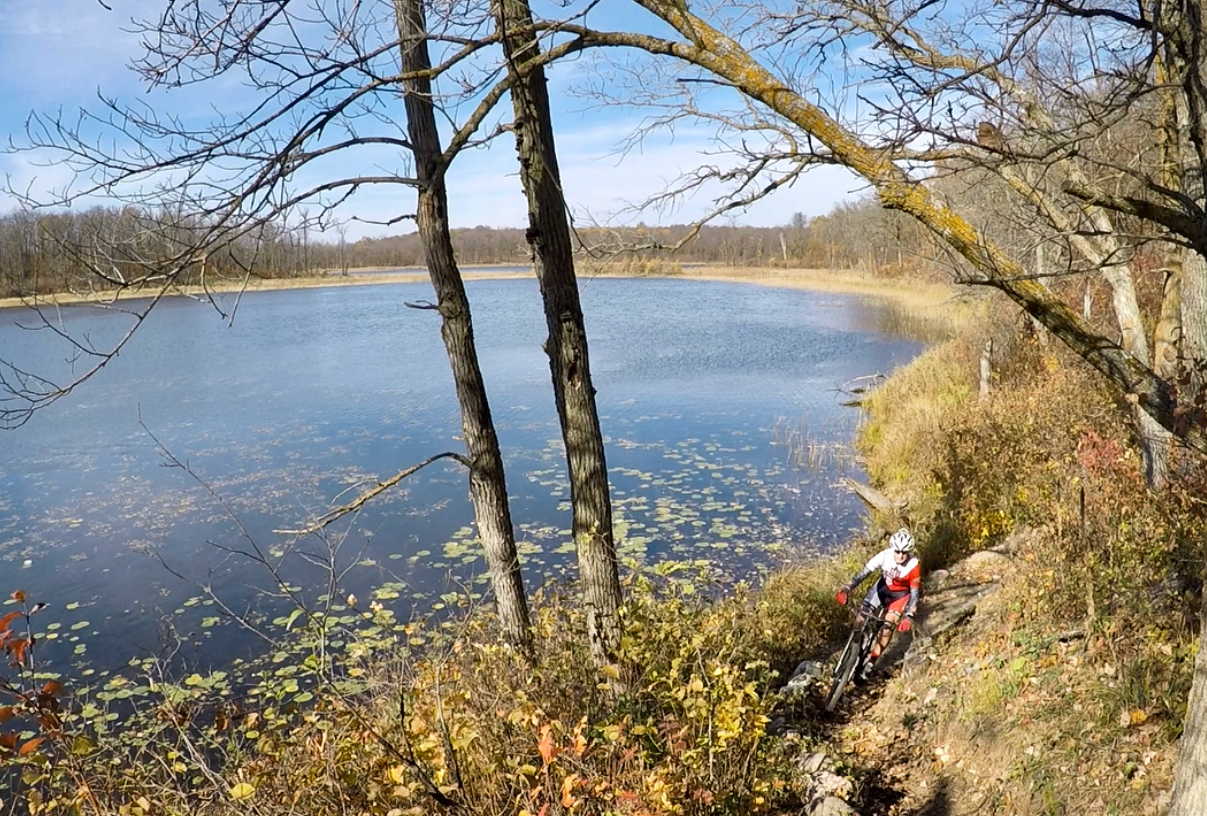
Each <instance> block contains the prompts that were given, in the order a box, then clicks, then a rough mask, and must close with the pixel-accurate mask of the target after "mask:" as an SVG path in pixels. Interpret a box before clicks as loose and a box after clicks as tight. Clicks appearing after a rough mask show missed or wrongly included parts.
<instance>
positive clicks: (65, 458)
mask: <svg viewBox="0 0 1207 822" xmlns="http://www.w3.org/2000/svg"><path fill="white" fill-rule="evenodd" d="M466 287H467V290H468V292H469V296H470V300H471V303H472V307H473V311H474V328H475V335H476V340H477V344H478V350H479V355H480V359H481V364H482V371H483V374H484V376H485V380H486V385H487V390H488V393H489V397H490V402H491V406H492V409H493V412H494V419H495V423H496V426H497V428H498V433H499V439H500V443H501V446H502V449H503V456H504V460H505V462H506V469H507V480H508V485H509V492H510V494H511V496H512V513H513V517H514V520H515V523H516V526H517V536H518V538H519V539H520V540H521V550H522V552H523V554H524V566H523V573H524V578H525V583H526V585H527V587H528V588H529V589H530V590H533V589H535V588H537V587H538V586H540V585H542V584H546V583H550V582H557V581H560V580H563V579H571V578H573V575H574V568H573V566H574V554H573V547H572V545H571V543H570V536H569V523H570V517H569V502H568V498H569V488H568V483H567V479H566V470H565V464H564V461H563V454H562V446H561V441H560V434H559V427H558V423H557V417H556V413H555V410H554V405H553V395H552V389H551V386H550V378H549V367H548V360H547V358H546V357H545V355H544V353H543V352H542V350H541V343H542V341H543V340H544V338H545V325H544V315H543V311H542V308H541V305H540V296H539V291H538V288H537V284H536V281H535V280H532V279H518V280H478V281H471V282H468V283H467V286H466ZM581 289H582V302H583V308H584V312H585V315H586V324H587V332H588V335H589V339H590V346H591V348H590V354H591V368H592V373H593V377H594V381H595V386H596V389H597V391H598V396H597V402H598V406H599V412H600V416H601V424H602V429H603V432H604V436H605V438H606V443H607V456H608V467H609V472H610V478H611V482H612V486H613V492H614V507H615V511H616V517H617V520H618V534H620V535H622V536H623V540H622V541H621V544H620V553H621V555H622V556H623V557H624V558H625V559H626V561H627V562H633V563H643V564H646V565H652V564H655V563H659V562H664V561H679V560H682V561H688V560H699V559H706V560H709V561H710V563H711V565H712V567H713V569H714V571H715V572H716V573H717V574H718V575H719V577H720V578H721V579H722V580H736V579H755V578H757V576H758V574H759V573H761V571H762V570H764V569H766V568H769V567H773V566H774V565H776V564H777V563H780V562H783V561H784V558H785V557H786V556H790V557H792V558H799V557H800V556H803V555H809V554H824V553H826V552H828V551H830V550H832V549H833V548H834V546H835V545H837V544H838V543H839V542H841V541H842V540H843V539H844V538H846V537H847V536H848V535H849V533H850V532H851V531H852V530H853V529H856V528H859V527H860V526H861V521H862V516H863V509H862V506H861V504H860V503H859V502H858V501H857V500H856V499H855V498H854V497H853V496H852V495H850V494H848V493H847V492H844V491H842V490H839V489H836V488H835V487H834V483H835V482H836V480H837V479H839V478H841V477H843V476H855V477H861V471H860V469H859V468H858V467H857V466H856V465H855V464H854V463H853V461H852V460H851V458H850V455H851V451H850V447H849V444H850V441H851V438H852V436H853V434H854V431H855V428H856V425H857V423H858V415H859V411H858V410H857V409H855V408H850V407H844V406H843V405H842V402H843V401H844V400H848V399H850V395H849V394H846V393H844V392H842V391H840V390H839V389H840V387H841V386H843V385H844V384H847V383H848V381H850V380H852V379H855V378H859V377H864V376H867V375H871V374H887V373H889V372H890V371H891V370H892V369H894V368H895V367H897V366H899V365H901V364H904V363H906V362H908V361H909V360H911V359H912V358H913V357H915V356H916V355H917V354H918V353H919V351H920V350H921V349H922V347H923V344H922V343H921V342H920V341H918V340H915V339H910V338H908V337H906V336H904V335H902V334H901V333H899V332H898V331H896V330H894V323H893V312H892V311H891V310H890V309H889V308H887V307H885V306H884V305H882V304H879V303H877V302H874V301H871V300H866V299H862V298H859V297H854V296H845V295H836V294H829V293H825V294H823V293H816V292H809V291H800V290H786V289H773V288H763V287H759V286H755V285H751V284H735V283H721V282H706V281H689V280H682V279H645V278H642V279H610V278H609V279H605V278H600V279H585V280H583V281H582V284H581ZM234 299H235V298H234V296H233V295H231V296H228V297H226V298H225V301H226V303H227V304H228V305H232V304H233V301H234ZM431 299H433V297H432V291H431V288H430V286H429V285H427V284H426V283H423V284H397V285H363V286H354V287H332V288H312V289H295V290H286V291H266V292H251V293H247V294H244V295H243V296H242V297H241V300H240V302H239V304H238V312H237V314H236V321H235V322H234V323H233V325H229V326H228V325H227V324H226V323H224V322H223V321H222V320H221V319H220V318H219V316H218V315H217V314H216V312H214V311H213V309H212V308H210V307H207V306H205V305H203V304H201V303H199V302H197V301H195V300H192V299H189V298H185V297H175V298H171V299H168V300H166V301H164V302H163V303H161V304H160V305H159V306H158V307H157V308H156V309H155V311H154V312H152V315H151V317H150V319H149V320H148V321H147V322H146V323H145V324H144V326H143V327H142V328H141V329H140V330H139V331H138V333H137V334H136V336H135V337H134V339H133V341H132V342H131V343H130V344H129V346H128V347H127V348H126V349H125V350H124V351H123V352H122V353H121V355H120V356H118V357H117V358H116V359H115V360H113V361H112V362H111V363H110V364H109V365H108V366H107V367H106V368H104V369H103V370H102V371H101V372H100V373H99V374H98V375H97V376H96V377H95V378H94V379H92V380H91V381H89V382H88V383H86V384H85V385H83V386H82V387H80V388H78V389H77V390H76V391H75V392H73V393H72V394H71V395H70V396H68V397H67V398H65V399H63V400H61V401H60V402H58V403H56V404H54V405H53V406H51V407H50V408H48V409H45V410H43V411H40V412H38V413H37V414H36V415H35V416H34V417H33V419H32V420H31V421H30V422H28V423H27V424H26V425H24V426H22V427H20V428H17V429H15V430H10V431H0V442H3V446H2V449H0V574H2V575H3V583H0V584H3V585H5V586H7V588H5V593H7V592H9V591H12V590H14V589H17V588H21V589H24V590H26V591H27V592H28V594H29V596H30V598H31V599H33V600H38V601H43V600H44V601H46V602H48V603H50V607H49V608H48V609H47V610H46V611H45V612H43V614H42V615H40V616H39V617H38V619H44V620H45V621H44V622H42V623H40V625H39V627H40V628H42V629H43V633H44V634H45V638H46V640H47V641H46V642H44V643H43V644H42V645H41V646H40V649H41V650H40V652H41V654H42V658H43V659H44V660H48V661H50V663H51V664H52V665H56V664H58V665H62V664H71V665H74V666H77V667H80V668H83V669H85V670H86V671H87V672H91V671H93V670H94V669H106V670H109V669H113V668H115V667H116V666H118V665H120V664H121V663H122V662H124V661H125V660H127V659H130V658H134V657H143V656H147V655H149V654H152V653H156V652H158V651H160V650H161V649H162V648H163V647H165V645H174V644H176V643H179V644H180V647H181V649H182V653H183V654H185V655H186V656H188V657H189V658H190V660H191V662H192V664H221V663H223V662H224V661H229V659H231V658H233V657H234V656H236V655H241V654H246V653H249V652H250V651H251V650H254V648H255V641H254V640H253V639H252V638H251V637H250V635H249V634H247V632H246V631H244V630H241V629H236V628H233V627H231V626H229V625H227V624H226V622H225V621H224V620H221V619H219V618H218V611H217V610H216V608H215V605H214V602H213V600H214V599H215V598H220V599H221V600H222V601H223V602H225V603H227V604H228V605H229V606H230V607H231V608H233V609H234V610H236V611H240V612H242V611H245V610H246V611H247V612H248V613H249V614H251V615H252V616H253V617H255V618H257V619H259V618H260V616H261V615H268V616H273V615H277V614H279V613H281V610H282V609H283V608H284V609H285V612H288V608H289V606H286V605H283V604H281V603H280V602H279V600H278V598H277V597H276V594H277V591H276V590H275V583H274V582H273V580H272V578H271V576H270V575H269V574H268V573H267V572H266V571H265V570H264V569H263V568H260V567H257V566H255V565H254V564H251V563H249V562H247V561H246V560H245V559H244V558H243V557H242V556H241V555H240V554H239V553H237V552H243V553H255V552H261V553H262V555H263V556H264V557H265V558H266V559H268V560H269V561H270V562H277V561H278V558H280V557H285V559H283V560H280V561H281V562H282V565H281V573H282V575H283V576H284V577H286V578H287V579H288V581H289V582H290V583H291V584H295V585H297V586H298V587H299V591H300V593H301V594H302V595H304V596H306V597H307V599H308V601H311V602H313V601H315V599H316V597H318V596H320V595H321V594H322V591H323V588H322V585H323V581H324V579H325V576H324V572H322V571H321V570H319V569H317V568H316V567H315V566H314V565H313V564H312V563H309V562H307V561H306V557H305V556H303V555H302V552H309V553H311V554H313V555H315V556H321V557H326V556H328V555H330V554H332V552H334V556H335V563H336V565H337V567H338V568H339V570H340V571H341V572H345V573H344V574H343V576H342V577H341V578H340V580H339V583H338V585H337V586H336V595H337V596H338V597H340V598H343V597H345V596H346V595H347V594H350V593H351V594H355V595H356V596H357V597H358V598H359V599H361V600H362V601H368V600H369V599H372V598H376V599H379V600H380V601H382V602H385V603H387V604H389V605H390V606H391V607H392V608H393V609H394V610H395V611H396V613H398V615H399V617H400V618H408V617H411V616H415V617H425V616H428V615H431V614H432V613H434V612H437V611H439V610H440V609H441V608H443V607H444V602H443V600H442V599H441V596H442V595H444V594H446V593H447V592H449V591H450V590H468V591H471V592H473V593H474V594H475V595H478V594H484V593H485V592H486V584H485V566H484V563H483V561H482V559H481V557H480V554H479V551H478V550H477V547H476V545H475V544H474V542H473V540H472V529H471V526H472V507H471V505H470V503H469V500H468V493H467V484H466V478H465V475H464V471H463V469H462V468H461V467H460V466H459V465H457V464H455V463H453V462H451V461H447V460H446V461H442V462H438V463H436V464H434V465H432V466H430V467H428V468H426V469H424V470H423V471H421V472H420V473H418V474H416V475H414V476H413V477H411V478H409V479H407V480H405V481H403V482H402V483H400V484H399V485H398V486H397V487H396V488H394V489H393V490H391V492H389V493H388V494H386V495H384V496H382V497H380V498H378V499H377V500H375V501H374V502H372V503H371V504H370V505H369V506H368V507H367V508H365V509H364V510H363V511H362V512H360V513H359V515H357V516H355V518H352V517H349V518H346V519H345V520H344V521H341V522H340V523H338V524H337V525H336V526H333V529H332V530H331V532H330V533H328V534H327V536H326V538H325V539H324V538H320V537H313V536H312V537H306V538H303V539H301V540H294V539H293V538H291V537H289V536H287V535H283V534H281V533H278V532H280V531H282V530H290V529H297V528H299V527H301V526H302V525H303V524H305V523H306V522H307V521H308V520H310V519H311V518H312V517H314V516H316V515H319V514H321V513H323V512H325V511H327V510H329V509H330V508H331V507H333V506H335V505H339V504H342V503H344V502H347V501H349V500H350V499H352V498H354V497H355V495H356V494H358V493H360V492H361V491H363V490H364V489H365V488H366V487H367V486H366V485H364V483H371V482H373V481H376V480H379V479H385V478H387V477H389V476H391V475H393V474H395V473H397V472H398V471H400V470H402V469H404V468H406V467H408V466H410V465H413V464H415V463H417V462H419V461H420V460H422V459H424V458H425V457H427V456H430V455H433V454H437V453H440V452H443V451H449V450H460V449H461V448H462V444H461V443H460V440H459V437H460V416H459V412H458V409H457V405H456V401H455V397H454V394H453V385H452V378H451V375H450V371H449V366H448V361H447V358H446V355H445V353H444V349H443V345H442V343H441V340H440V333H439V316H438V315H437V314H436V312H433V311H420V310H414V309H410V308H407V307H406V306H405V305H404V303H406V302H416V301H423V300H431ZM62 316H63V319H64V322H65V323H66V324H67V327H68V328H69V329H71V330H72V331H75V332H77V333H84V332H85V331H86V332H87V333H88V334H89V335H90V338H91V339H93V340H94V341H95V342H97V343H98V344H100V343H103V342H105V341H109V340H113V339H116V338H117V336H118V335H120V333H121V332H122V329H124V327H125V325H126V323H127V322H128V316H127V315H125V314H123V313H121V312H120V311H115V310H112V309H105V308H99V307H83V306H80V307H65V308H63V309H62ZM33 319H34V318H33V316H32V314H31V312H29V311H28V310H26V309H13V310H5V311H0V352H2V356H3V358H4V359H6V360H10V361H13V362H16V363H18V364H19V365H21V366H22V367H25V368H26V369H28V370H30V371H33V372H35V373H40V374H51V375H53V376H55V377H57V378H59V379H63V378H65V377H66V376H68V375H69V374H70V373H71V369H72V368H73V367H79V365H78V364H76V365H75V366H73V364H72V363H71V362H70V361H69V359H70V352H69V350H68V348H67V347H66V346H65V344H64V343H63V341H62V340H61V339H59V338H57V337H55V336H54V335H52V334H48V333H46V332H44V331H40V332H33V331H28V330H23V329H22V328H21V327H20V326H21V325H29V324H31V323H32V322H33ZM153 437H154V439H153ZM156 439H157V440H158V441H159V442H160V443H162V445H163V447H164V448H166V449H167V450H168V451H169V452H170V454H171V455H172V457H173V458H174V459H176V460H178V461H180V462H181V463H185V464H187V465H188V467H189V469H190V472H191V474H190V473H189V472H185V471H183V470H181V469H180V468H172V467H168V466H167V465H166V464H165V463H166V462H168V460H166V458H165V455H164V454H163V453H162V452H161V450H160V448H159V446H157V444H156V442H155V440H156Z"/></svg>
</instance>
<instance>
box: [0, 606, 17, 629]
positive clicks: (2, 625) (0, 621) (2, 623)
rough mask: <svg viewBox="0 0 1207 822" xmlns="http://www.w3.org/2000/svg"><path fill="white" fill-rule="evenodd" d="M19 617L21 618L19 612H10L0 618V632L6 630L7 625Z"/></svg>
mask: <svg viewBox="0 0 1207 822" xmlns="http://www.w3.org/2000/svg"><path fill="white" fill-rule="evenodd" d="M19 616H21V612H20V611H10V612H9V613H7V614H5V615H4V616H3V617H0V631H4V630H7V629H8V623H10V622H12V621H13V620H14V619H16V618H17V617H19Z"/></svg>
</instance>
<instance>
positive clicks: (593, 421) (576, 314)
mask: <svg viewBox="0 0 1207 822" xmlns="http://www.w3.org/2000/svg"><path fill="white" fill-rule="evenodd" d="M491 12H492V14H493V15H494V18H495V24H496V27H497V29H498V31H499V32H500V33H501V35H502V40H503V53H504V55H505V57H506V59H507V68H508V77H509V79H510V82H511V100H512V106H513V108H514V110H515V139H516V152H517V154H518V155H519V160H520V181H521V182H522V183H523V186H524V194H525V197H526V198H527V200H528V234H527V237H528V243H529V246H530V248H531V251H532V262H533V267H534V269H535V271H536V276H537V280H538V281H539V283H540V287H541V296H542V298H543V299H544V303H545V321H546V323H547V324H548V327H549V338H548V340H547V341H546V343H545V347H546V353H547V354H548V355H549V368H550V370H551V372H552V374H553V392H554V398H555V400H556V402H557V413H558V417H559V419H560V421H561V427H562V439H563V440H564V441H565V445H566V461H567V463H568V466H569V472H570V501H571V508H572V516H573V533H574V545H575V548H576V550H577V552H578V566H579V578H580V583H581V585H582V592H583V600H584V607H585V611H586V618H587V637H588V639H589V641H590V646H591V655H592V658H593V659H594V661H595V664H596V666H597V667H603V666H605V665H607V664H609V663H610V662H612V661H613V659H614V657H615V652H616V649H617V647H618V646H619V644H620V637H621V625H620V606H621V604H622V598H621V589H620V573H619V568H618V565H617V561H616V544H615V542H614V540H613V536H612V499H611V496H610V492H609V489H608V472H607V462H606V461H605V459H604V447H603V436H602V434H601V433H600V428H599V415H598V414H597V413H596V408H595V389H594V387H593V386H592V384H591V370H590V366H589V362H588V358H587V334H586V331H585V329H584V326H583V312H582V307H581V306H580V304H579V298H578V281H577V280H576V279H575V274H574V256H573V247H572V245H571V235H570V224H569V222H568V220H567V218H566V204H565V198H564V197H563V196H562V185H561V177H560V175H559V173H558V168H557V156H556V153H555V149H554V145H553V125H552V117H551V116H550V113H549V91H548V87H547V84H546V82H545V72H544V70H543V69H542V68H540V67H531V68H530V69H526V68H525V64H526V63H528V62H529V61H531V60H532V59H534V58H536V57H537V56H538V55H539V53H540V50H539V49H540V47H539V45H538V44H537V41H536V37H535V35H534V33H533V31H532V10H531V8H530V7H529V5H528V0H491Z"/></svg>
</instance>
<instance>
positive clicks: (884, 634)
mask: <svg viewBox="0 0 1207 822" xmlns="http://www.w3.org/2000/svg"><path fill="white" fill-rule="evenodd" d="M908 602H909V596H908V595H906V596H900V597H897V598H896V599H894V600H893V601H892V602H890V603H889V604H888V609H887V610H886V611H885V612H884V618H885V620H886V623H885V626H884V628H883V630H881V631H880V635H879V636H877V637H876V644H875V645H873V646H872V657H873V658H876V657H878V656H880V655H881V654H882V653H884V649H885V648H887V647H888V644H889V642H890V641H891V640H892V638H893V630H894V629H896V627H897V623H898V622H900V621H901V615H902V614H904V613H905V605H906V603H908Z"/></svg>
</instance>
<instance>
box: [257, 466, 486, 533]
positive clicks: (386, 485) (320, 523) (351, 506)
mask: <svg viewBox="0 0 1207 822" xmlns="http://www.w3.org/2000/svg"><path fill="white" fill-rule="evenodd" d="M445 458H448V459H454V460H456V461H457V462H459V463H461V464H462V465H464V466H465V467H466V468H469V469H470V470H473V465H472V464H471V463H470V461H469V460H468V459H467V458H466V457H465V455H463V454H458V453H457V452H455V451H445V452H444V453H443V454H436V455H435V456H434V457H428V458H427V459H425V460H424V461H423V462H420V463H418V464H416V465H412V466H411V467H410V468H406V469H404V470H402V471H399V472H398V473H397V474H395V475H394V476H392V477H390V478H389V479H388V480H386V481H385V482H379V483H378V484H377V487H376V488H374V489H372V490H370V491H366V492H365V493H363V494H361V495H360V496H359V497H357V498H356V499H354V500H353V501H352V502H350V503H348V504H347V505H341V506H340V507H339V508H336V509H334V510H332V511H328V512H327V513H326V514H324V515H323V516H322V517H320V518H319V519H318V520H316V521H315V522H314V523H313V524H312V525H309V526H307V527H306V528H303V529H301V530H300V531H289V530H274V531H273V533H274V534H289V535H291V536H305V535H307V534H313V533H314V532H315V531H320V530H322V529H323V528H326V527H327V526H328V525H330V524H331V523H333V522H335V521H336V520H337V519H339V518H340V517H342V516H345V515H347V514H350V513H352V512H353V511H356V510H359V509H360V508H361V507H362V506H363V505H364V504H365V503H366V502H368V501H369V500H371V499H373V498H374V497H376V496H377V495H378V494H380V493H382V492H384V491H387V490H389V489H390V488H392V487H393V486H395V485H397V484H398V483H399V482H401V481H402V480H404V479H406V478H407V477H409V476H410V475H411V474H414V473H415V472H416V471H419V470H420V469H423V468H426V467H427V466H429V465H431V464H432V463H433V462H435V461H436V460H440V459H445Z"/></svg>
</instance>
